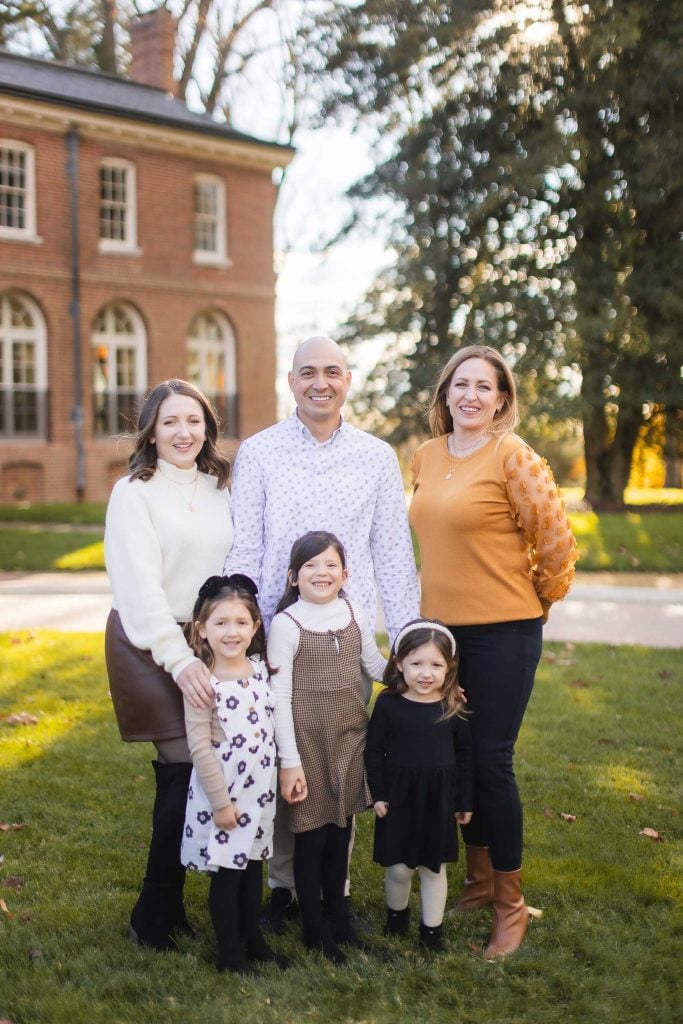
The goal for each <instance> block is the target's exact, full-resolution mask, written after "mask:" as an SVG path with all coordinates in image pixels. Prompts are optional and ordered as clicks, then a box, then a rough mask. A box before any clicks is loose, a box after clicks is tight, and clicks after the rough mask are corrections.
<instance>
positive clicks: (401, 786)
mask: <svg viewBox="0 0 683 1024" xmlns="http://www.w3.org/2000/svg"><path fill="white" fill-rule="evenodd" d="M365 767H366V771H367V778H368V784H369V786H370V792H371V794H372V800H373V803H377V801H379V800H382V801H386V803H388V805H389V811H388V813H387V814H386V816H385V817H384V818H377V819H376V820H375V842H374V850H373V860H374V861H375V862H376V863H377V864H382V865H383V866H384V867H390V866H391V865H392V864H406V865H407V866H408V867H409V868H416V867H420V866H422V867H427V868H429V869H430V871H435V872H438V871H439V869H440V867H441V865H442V864H444V863H446V862H447V861H455V860H457V859H458V830H457V826H456V822H455V813H456V811H471V810H472V777H473V760H472V739H471V736H470V727H469V723H468V722H467V720H466V719H463V718H460V717H458V716H457V715H456V716H453V717H451V718H448V719H446V720H445V721H444V719H443V705H442V704H441V702H440V701H436V702H432V703H425V702H422V701H415V700H410V699H409V698H407V697H405V696H403V695H402V694H401V695H399V694H390V693H386V692H385V693H381V694H380V695H379V697H378V698H377V703H376V704H375V708H374V711H373V713H372V717H371V719H370V724H369V728H368V737H367V744H366V748H365Z"/></svg>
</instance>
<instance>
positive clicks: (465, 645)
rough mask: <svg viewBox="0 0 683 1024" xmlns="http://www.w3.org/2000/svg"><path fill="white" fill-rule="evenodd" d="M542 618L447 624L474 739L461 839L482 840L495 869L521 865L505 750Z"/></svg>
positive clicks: (515, 794)
mask: <svg viewBox="0 0 683 1024" xmlns="http://www.w3.org/2000/svg"><path fill="white" fill-rule="evenodd" d="M542 625H543V623H542V620H541V619H540V618H538V619H522V620H519V621H517V622H499V623H493V624H490V625H484V626H450V627H449V628H450V630H451V632H452V633H453V635H454V637H455V639H456V643H457V645H458V653H459V669H458V675H459V681H460V685H461V686H462V688H463V690H464V691H465V693H466V695H467V710H468V711H469V712H470V717H469V722H470V728H471V730H472V742H473V746H474V814H473V816H472V822H471V823H470V824H469V825H465V826H463V828H462V835H463V839H464V840H465V842H466V843H467V845H468V846H488V847H489V854H490V857H491V863H492V865H493V867H494V868H495V870H496V871H516V870H517V869H518V868H519V867H521V864H522V828H523V816H522V803H521V800H520V798H519V791H518V789H517V782H516V781H515V772H514V768H513V755H514V750H515V743H516V741H517V735H518V733H519V729H520V726H521V724H522V718H523V717H524V712H525V710H526V706H527V704H528V702H529V697H530V696H531V691H532V688H533V685H534V676H535V674H536V667H537V665H538V662H539V659H540V657H541V644H542Z"/></svg>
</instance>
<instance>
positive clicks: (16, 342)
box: [0, 292, 47, 438]
mask: <svg viewBox="0 0 683 1024" xmlns="http://www.w3.org/2000/svg"><path fill="white" fill-rule="evenodd" d="M46 433H47V332H46V330H45V320H44V319H43V315H42V313H41V312H40V309H39V308H38V306H37V304H36V303H35V302H34V301H33V299H31V298H29V296H28V295H23V294H21V293H19V292H5V293H4V295H2V296H0V436H2V437H5V438H7V437H45V436H46Z"/></svg>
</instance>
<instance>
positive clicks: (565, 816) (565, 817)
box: [560, 811, 576, 821]
mask: <svg viewBox="0 0 683 1024" xmlns="http://www.w3.org/2000/svg"><path fill="white" fill-rule="evenodd" d="M560 817H561V818H562V821H576V815H575V814H565V813H564V811H561V812H560Z"/></svg>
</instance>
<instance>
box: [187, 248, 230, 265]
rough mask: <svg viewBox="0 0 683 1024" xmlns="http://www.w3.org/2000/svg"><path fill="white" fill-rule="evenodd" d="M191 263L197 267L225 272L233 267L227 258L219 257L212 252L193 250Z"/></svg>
mask: <svg viewBox="0 0 683 1024" xmlns="http://www.w3.org/2000/svg"><path fill="white" fill-rule="evenodd" d="M192 262H193V263H196V265H197V266H198V267H217V268H218V269H219V270H227V269H228V268H229V267H231V266H232V265H233V263H232V260H231V259H228V257H227V256H220V255H218V253H214V252H202V251H201V250H199V249H195V250H194V252H193V253H192Z"/></svg>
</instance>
